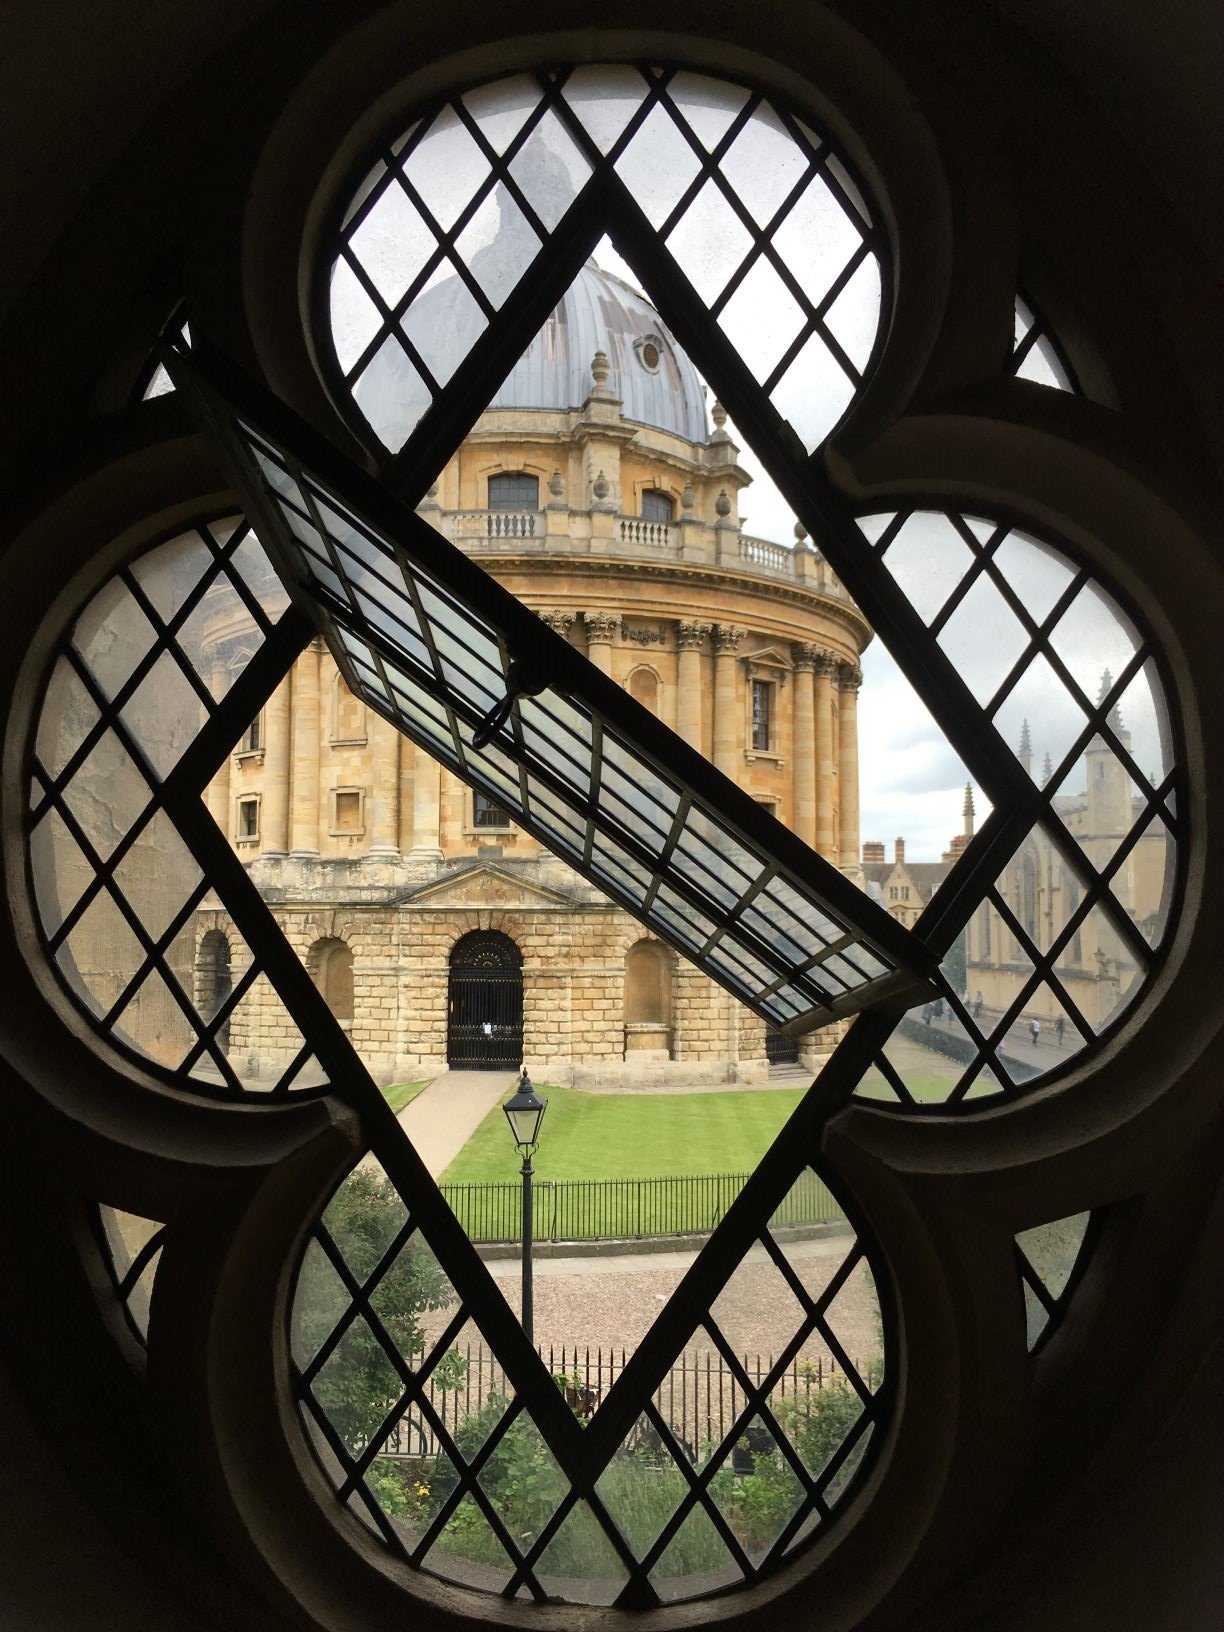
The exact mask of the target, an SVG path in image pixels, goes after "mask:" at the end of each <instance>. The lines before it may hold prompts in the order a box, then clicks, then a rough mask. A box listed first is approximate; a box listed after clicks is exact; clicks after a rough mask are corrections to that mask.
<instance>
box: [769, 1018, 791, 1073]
mask: <svg viewBox="0 0 1224 1632" xmlns="http://www.w3.org/2000/svg"><path fill="white" fill-rule="evenodd" d="M765 1058H766V1059H767V1060H768V1061H769V1063H770V1065H795V1064H797V1063H798V1059H799V1044H798V1043H797V1042H796V1041H795V1039H794V1038H793V1037H788V1036H787V1035H786V1033H785V1032H784V1031H779V1030H778V1028H777V1027H776V1026H766V1027H765Z"/></svg>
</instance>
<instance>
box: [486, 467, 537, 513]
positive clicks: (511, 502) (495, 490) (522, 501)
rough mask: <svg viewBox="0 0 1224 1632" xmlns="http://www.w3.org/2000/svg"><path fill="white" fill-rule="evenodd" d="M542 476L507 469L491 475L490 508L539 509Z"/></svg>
mask: <svg viewBox="0 0 1224 1632" xmlns="http://www.w3.org/2000/svg"><path fill="white" fill-rule="evenodd" d="M539 508H540V478H539V477H538V476H529V475H528V474H527V472H526V471H523V470H516V471H506V472H503V473H502V474H500V475H497V476H490V477H489V509H490V510H538V509H539Z"/></svg>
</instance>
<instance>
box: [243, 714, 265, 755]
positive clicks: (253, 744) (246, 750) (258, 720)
mask: <svg viewBox="0 0 1224 1632" xmlns="http://www.w3.org/2000/svg"><path fill="white" fill-rule="evenodd" d="M263 728H264V717H263V710H262V709H261V710H260V711H259V713H258V714H257V715H256V716H255V718H254V719H253V720H252V721H251V723H250V725H248V726H247V728H246V730H245V731H244V732H243V733H242V741H241V742H240V743H239V745H238V752H239V753H240V754H257V753H259V752H260V750H261V749H262V748H263V745H264V735H263Z"/></svg>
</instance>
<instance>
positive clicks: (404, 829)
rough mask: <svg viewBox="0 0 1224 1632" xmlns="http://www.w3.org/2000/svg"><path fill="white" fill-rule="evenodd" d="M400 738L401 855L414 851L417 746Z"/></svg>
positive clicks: (404, 738) (406, 739)
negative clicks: (413, 812) (413, 827)
mask: <svg viewBox="0 0 1224 1632" xmlns="http://www.w3.org/2000/svg"><path fill="white" fill-rule="evenodd" d="M396 736H397V737H399V748H398V750H397V751H398V753H399V767H400V773H399V774H400V784H399V848H400V854H401V855H405V856H406V855H407V854H408V852H409V851H410V850H411V849H412V807H413V784H414V783H415V782H416V744H415V743H412V742H410V741H409V740H408V738H407V737H400V736H399V732H398V731H397V732H396Z"/></svg>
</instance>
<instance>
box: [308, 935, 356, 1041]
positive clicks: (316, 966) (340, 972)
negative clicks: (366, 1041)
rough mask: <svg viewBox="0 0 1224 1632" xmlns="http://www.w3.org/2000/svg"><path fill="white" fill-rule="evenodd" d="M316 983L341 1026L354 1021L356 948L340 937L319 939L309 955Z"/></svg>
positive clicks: (349, 1024)
mask: <svg viewBox="0 0 1224 1632" xmlns="http://www.w3.org/2000/svg"><path fill="white" fill-rule="evenodd" d="M306 967H307V968H308V969H310V970H312V971H313V973H314V978H315V985H316V986H317V987H318V988H319V990H320V992H322V994H323V1000H324V1002H325V1003H326V1004H327V1006H328V1008H329V1009H330V1010H331V1012H332V1013H333V1014H334V1015H335V1017H336V1019H337V1020H339V1022H340V1024H341V1025H342V1026H345V1027H348V1026H351V1025H352V1023H353V949H352V948H351V947H350V946H349V945H348V944H347V942H345V941H342V940H340V939H338V938H337V937H328V938H327V939H325V940H321V941H316V942H315V944H314V945H313V946H312V947H311V949H310V951H309V953H307V956H306Z"/></svg>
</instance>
